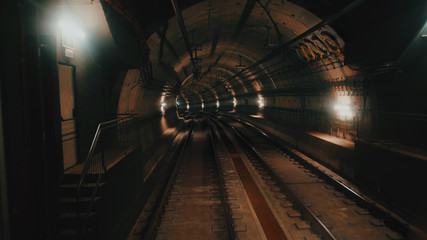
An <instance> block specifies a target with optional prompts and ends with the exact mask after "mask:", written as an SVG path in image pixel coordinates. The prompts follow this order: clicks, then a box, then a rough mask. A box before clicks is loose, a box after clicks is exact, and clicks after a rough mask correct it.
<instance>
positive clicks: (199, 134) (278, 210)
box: [142, 117, 405, 240]
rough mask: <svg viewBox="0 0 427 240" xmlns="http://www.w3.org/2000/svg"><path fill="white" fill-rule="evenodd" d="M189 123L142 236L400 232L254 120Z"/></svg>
mask: <svg viewBox="0 0 427 240" xmlns="http://www.w3.org/2000/svg"><path fill="white" fill-rule="evenodd" d="M193 123H194V124H193V125H194V128H193V130H192V131H191V134H190V136H188V137H187V138H186V140H185V142H186V144H184V147H183V149H182V150H181V154H180V157H179V159H178V160H177V162H176V164H175V167H174V170H173V171H172V174H171V177H170V179H169V181H168V184H167V187H166V188H165V191H164V193H163V195H162V197H161V198H160V201H158V202H159V204H158V205H157V208H156V209H155V212H154V214H153V217H152V219H151V221H150V225H149V226H148V227H147V229H146V231H145V235H144V237H143V238H142V239H168V240H169V239H189V238H192V239H210V240H214V239H222V240H223V239H310V240H311V239H346V240H353V239H354V240H357V239H375V240H381V239H384V240H392V239H405V237H404V236H403V235H402V234H401V232H400V230H401V229H400V228H399V226H400V225H398V227H396V225H397V223H396V222H392V221H391V220H389V219H385V218H381V217H382V216H383V215H381V214H378V209H376V210H373V209H372V208H370V207H369V206H371V205H372V203H370V202H366V203H364V204H363V203H361V201H362V200H361V199H363V197H362V196H359V195H358V196H359V198H355V195H357V192H355V191H353V192H352V191H351V190H352V189H351V188H346V187H345V185H344V184H343V183H342V182H341V183H340V184H338V185H339V186H338V185H335V184H333V183H332V182H331V180H327V179H325V176H324V175H322V174H321V173H319V172H318V171H316V170H314V169H313V168H310V167H308V165H307V164H308V163H305V164H303V163H302V162H301V159H297V158H299V157H301V156H300V155H299V153H297V152H292V151H291V152H289V151H288V152H287V151H284V150H283V149H281V148H280V147H279V146H278V145H276V144H275V143H274V142H271V139H269V138H268V137H267V136H266V135H265V134H263V133H262V132H260V131H259V130H257V129H255V128H253V126H250V125H248V124H244V123H241V122H238V121H231V120H227V121H225V120H224V119H221V120H219V119H215V118H207V117H203V118H202V119H196V120H193ZM320 172H321V171H320ZM385 214H387V213H385ZM388 215H390V214H388ZM384 219H385V220H384ZM393 224H395V225H393ZM399 224H400V223H399ZM400 227H401V226H400Z"/></svg>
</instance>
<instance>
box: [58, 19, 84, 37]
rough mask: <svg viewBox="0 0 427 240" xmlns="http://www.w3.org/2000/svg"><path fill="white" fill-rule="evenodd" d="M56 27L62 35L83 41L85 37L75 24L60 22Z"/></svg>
mask: <svg viewBox="0 0 427 240" xmlns="http://www.w3.org/2000/svg"><path fill="white" fill-rule="evenodd" d="M58 26H59V28H60V29H61V30H62V32H63V33H66V34H70V35H71V36H73V37H77V38H80V39H83V38H85V37H86V35H85V34H84V32H83V31H82V30H81V29H80V28H79V27H78V26H77V25H76V24H74V23H72V22H71V21H65V20H60V21H59V22H58Z"/></svg>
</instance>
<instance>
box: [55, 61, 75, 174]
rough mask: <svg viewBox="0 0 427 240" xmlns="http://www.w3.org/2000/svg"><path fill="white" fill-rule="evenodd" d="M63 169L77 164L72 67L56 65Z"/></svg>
mask: <svg viewBox="0 0 427 240" xmlns="http://www.w3.org/2000/svg"><path fill="white" fill-rule="evenodd" d="M58 73H59V98H60V105H61V118H62V121H61V127H62V151H63V161H64V169H67V168H69V167H71V166H73V165H75V164H76V163H77V138H76V136H77V135H76V119H75V116H74V112H75V101H74V67H72V66H68V65H63V64H58Z"/></svg>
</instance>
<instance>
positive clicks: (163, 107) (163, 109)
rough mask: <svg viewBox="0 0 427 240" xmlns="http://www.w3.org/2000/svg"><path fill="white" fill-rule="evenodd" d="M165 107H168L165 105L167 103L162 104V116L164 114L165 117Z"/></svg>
mask: <svg viewBox="0 0 427 240" xmlns="http://www.w3.org/2000/svg"><path fill="white" fill-rule="evenodd" d="M165 107H166V103H165V102H162V103H161V104H160V111H161V112H162V114H163V115H164V114H165Z"/></svg>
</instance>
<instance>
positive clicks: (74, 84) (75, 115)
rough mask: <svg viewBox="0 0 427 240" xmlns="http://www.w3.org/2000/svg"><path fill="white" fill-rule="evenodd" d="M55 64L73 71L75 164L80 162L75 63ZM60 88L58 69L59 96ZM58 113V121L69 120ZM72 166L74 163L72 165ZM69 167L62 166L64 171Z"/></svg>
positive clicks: (58, 62)
mask: <svg viewBox="0 0 427 240" xmlns="http://www.w3.org/2000/svg"><path fill="white" fill-rule="evenodd" d="M57 64H58V65H64V66H67V67H71V68H72V73H73V77H72V82H73V90H74V91H73V92H74V110H73V118H72V119H74V120H75V132H76V138H75V139H76V157H77V162H76V164H79V163H81V162H82V161H80V159H79V156H80V129H79V121H78V117H77V116H78V112H79V111H78V109H79V108H78V101H77V96H78V94H77V83H76V82H77V81H76V74H77V73H76V65H74V64H71V63H67V62H63V61H57ZM60 91H61V90H60V89H59V71H58V93H59V95H58V96H59V97H60ZM59 101H60V99H59ZM59 105H60V106H61V102H59ZM60 111H61V109H60ZM59 114H60V118H61V119H60V121H61V123H62V122H63V121H64V120H65V121H66V120H71V119H62V116H61V112H59ZM61 142H62V128H61ZM62 161H64V159H62ZM73 166H74V165H73ZM73 166H71V167H73ZM71 167H68V168H64V171H66V170H67V169H69V168H71Z"/></svg>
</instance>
